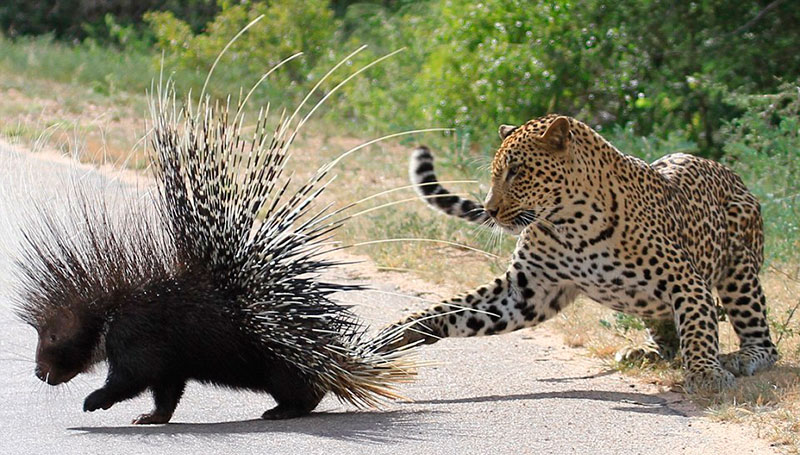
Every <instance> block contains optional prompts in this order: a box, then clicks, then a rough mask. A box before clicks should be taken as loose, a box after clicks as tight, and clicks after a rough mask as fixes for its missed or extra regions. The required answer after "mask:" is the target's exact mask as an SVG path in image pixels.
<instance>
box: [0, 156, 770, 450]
mask: <svg viewBox="0 0 800 455" xmlns="http://www.w3.org/2000/svg"><path fill="white" fill-rule="evenodd" d="M67 175H72V176H75V175H78V176H80V178H81V179H82V180H83V181H88V182H91V184H93V185H96V186H97V188H98V194H101V193H103V192H118V191H120V190H121V188H125V185H124V184H120V183H118V182H113V181H109V180H108V178H107V177H105V175H101V174H98V173H95V172H88V173H87V172H86V171H85V170H83V169H75V168H72V167H70V166H68V165H65V164H64V163H63V162H58V161H55V162H54V161H53V160H51V159H42V158H40V157H31V155H30V154H27V153H15V152H13V151H11V150H10V149H9V147H7V146H3V145H2V144H0V243H1V244H2V245H3V247H2V248H0V454H18V453H19V454H28V453H30V454H73V453H75V454H92V453H103V454H108V453H121V454H139V453H142V454H151V453H152V454H163V453H171V454H183V453H186V454H201V453H226V454H228V453H242V454H247V453H259V454H261V453H278V454H299V453H302V454H316V453H325V454H332V453H337V454H338V453H348V454H349V453H353V454H362V453H370V454H372V455H375V454H383V453H386V454H416V453H419V454H437V455H443V454H451V453H452V454H462V453H478V454H481V453H485V454H500V453H515V454H516V453H536V454H550V453H554V454H555V453H558V454H564V453H576V454H682V453H686V454H695V453H708V454H711V453H713V454H724V453H736V454H737V455H742V454H749V453H772V450H771V448H770V447H769V446H768V444H767V443H766V442H764V441H762V440H757V439H756V438H755V433H754V432H753V431H752V430H750V429H747V428H744V427H738V426H732V425H722V424H717V423H712V422H709V421H707V420H706V419H704V418H702V417H698V415H699V413H698V412H697V411H696V410H694V409H693V408H692V407H691V406H690V405H689V404H688V403H687V402H686V401H685V400H684V399H683V398H682V397H681V396H680V395H679V394H675V393H666V394H664V393H662V394H659V393H658V392H657V391H656V390H654V389H653V388H652V387H651V386H647V385H642V384H636V383H635V382H633V381H632V380H630V379H627V378H623V377H621V376H619V375H618V374H616V373H613V372H609V371H605V370H604V369H603V367H602V366H601V365H600V364H599V363H598V362H595V361H593V360H591V359H587V358H585V357H583V356H582V355H581V351H579V350H575V349H570V348H566V347H565V346H563V345H562V344H561V342H560V339H559V337H557V336H554V335H553V334H552V333H550V332H548V331H547V330H546V329H544V330H537V331H522V332H516V333H513V334H509V335H504V336H497V337H487V338H481V339H456V340H445V341H442V342H440V343H437V344H436V345H433V346H427V347H423V348H422V349H421V351H420V357H421V360H422V361H424V362H429V363H432V364H433V365H431V366H428V367H425V368H422V369H421V371H420V375H419V379H418V381H416V382H415V383H412V384H408V385H406V386H404V387H402V392H403V393H404V394H405V395H406V396H407V397H408V399H409V400H408V401H403V402H396V403H392V404H390V405H388V406H387V407H386V408H385V409H382V410H377V411H361V410H357V409H353V408H351V407H348V406H345V405H342V404H340V403H339V402H337V401H336V400H335V399H333V398H331V397H327V398H326V399H325V400H324V401H323V402H322V403H321V404H320V406H319V407H318V408H317V410H316V412H315V413H314V414H312V415H311V416H310V417H306V418H300V419H294V420H287V421H262V420H260V419H259V418H258V417H259V416H260V415H261V413H262V412H263V411H264V410H266V409H268V408H270V407H272V406H273V402H272V400H271V399H270V398H269V396H267V395H258V394H252V393H242V392H234V391H230V390H224V389H219V388H214V387H209V386H200V385H198V384H190V386H189V388H188V389H187V392H186V394H185V396H184V398H183V400H182V401H181V403H180V404H179V406H178V409H177V411H176V413H175V416H174V417H173V419H172V422H173V423H171V424H169V425H165V426H130V425H128V423H129V422H130V420H131V419H132V418H133V417H135V416H136V415H138V414H140V413H142V412H145V411H149V410H150V409H151V406H152V400H151V398H150V397H149V396H147V395H146V396H141V397H139V398H136V399H133V400H130V401H128V402H124V403H120V404H117V405H115V406H114V407H113V408H111V409H110V410H108V411H98V412H94V413H84V412H82V411H81V406H82V403H83V398H84V397H85V396H86V395H87V394H88V393H90V392H91V391H92V390H93V389H95V388H97V387H99V386H101V385H102V382H103V378H104V374H103V373H104V372H103V371H102V369H99V370H98V371H96V372H94V373H91V374H85V375H82V376H79V377H78V378H76V379H75V380H73V382H71V383H70V384H68V385H67V386H61V387H57V388H54V387H50V386H48V385H45V384H44V383H42V382H40V381H39V380H38V379H36V377H35V376H34V375H33V363H32V359H33V356H34V349H35V344H36V334H35V331H34V330H33V329H32V328H30V327H28V326H26V325H24V324H23V323H21V322H20V321H19V320H17V319H16V317H15V316H14V314H13V312H12V309H11V303H10V298H9V296H10V295H11V293H12V292H13V279H12V278H11V271H12V266H13V265H12V263H11V261H10V258H9V257H8V255H9V254H12V253H13V251H14V248H15V245H16V244H17V242H18V233H17V224H18V223H17V220H18V218H19V215H18V210H19V209H20V208H24V207H25V205H26V204H29V203H30V199H29V197H30V198H34V199H38V200H43V199H50V203H52V202H53V201H57V200H58V198H59V197H63V195H64V194H65V192H64V187H65V185H69V182H70V179H69V178H66V177H65V176H67ZM367 277H369V278H367ZM384 277H385V278H384ZM338 278H340V279H342V280H357V281H359V282H364V281H367V282H369V283H370V284H371V285H372V286H373V287H374V288H376V289H377V290H378V292H375V291H370V292H361V293H357V294H352V293H351V294H348V295H347V296H346V298H347V300H348V302H351V303H353V304H355V305H356V306H355V311H356V312H357V313H359V314H361V315H362V316H363V317H364V318H365V319H366V320H367V321H369V322H370V323H372V324H375V325H376V326H380V325H382V324H384V323H387V322H389V321H392V320H393V319H395V318H396V317H398V316H400V315H401V314H403V313H405V312H406V311H408V309H409V308H418V307H421V306H423V305H425V304H424V303H423V302H420V301H419V299H415V298H414V297H413V296H411V295H408V294H407V292H408V290H409V289H415V288H418V287H420V286H427V285H425V284H424V283H419V282H414V281H413V280H412V279H410V278H408V277H402V278H401V279H398V278H397V276H390V275H381V274H378V273H377V272H376V271H375V270H374V269H372V268H371V266H370V265H369V264H363V265H360V266H357V267H354V268H352V269H349V270H346V271H342V272H340V275H339V276H338ZM426 290H433V289H432V288H431V289H426ZM403 294H405V295H403Z"/></svg>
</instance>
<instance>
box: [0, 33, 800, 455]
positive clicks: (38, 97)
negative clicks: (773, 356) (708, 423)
mask: <svg viewBox="0 0 800 455" xmlns="http://www.w3.org/2000/svg"><path fill="white" fill-rule="evenodd" d="M0 49H2V52H0V96H2V97H3V102H2V103H0V125H2V127H0V135H2V136H4V137H5V139H6V140H11V141H13V142H19V143H23V144H29V145H30V144H34V143H38V144H40V145H44V146H45V147H46V148H51V149H55V150H60V151H63V152H72V151H74V150H79V151H80V155H81V156H82V157H83V159H84V160H86V161H88V162H91V163H94V164H98V165H100V164H105V163H108V162H111V163H122V162H123V161H125V160H126V159H128V158H130V160H129V161H128V162H127V164H128V166H129V167H133V168H142V167H144V166H145V165H146V160H145V159H144V154H143V148H142V143H141V142H140V141H139V139H140V138H141V137H142V135H143V133H144V131H145V130H144V128H145V121H144V119H145V118H146V117H147V113H146V100H145V97H144V90H145V88H146V87H148V86H149V81H150V78H151V75H152V74H153V71H154V70H153V67H152V59H150V58H149V57H147V56H143V55H121V54H118V53H116V52H115V51H111V50H108V49H102V48H92V47H91V46H79V47H75V48H73V47H64V46H63V45H61V44H57V43H53V42H48V41H46V40H44V41H42V40H38V41H37V40H31V41H22V42H20V43H15V44H11V43H9V42H8V41H4V40H0ZM106 75H110V76H106ZM182 77H184V76H181V75H178V79H179V81H178V83H179V86H180V80H181V78H182ZM191 77H194V76H192V75H189V76H186V78H187V79H191ZM317 125H321V127H320V128H317V129H316V130H314V133H313V134H306V135H304V136H303V137H301V138H300V140H299V142H298V143H297V145H296V147H295V155H294V156H293V161H294V163H295V164H294V166H295V168H296V170H298V171H299V172H300V173H301V174H302V172H308V171H309V170H311V169H316V168H317V167H318V166H319V165H321V164H322V163H325V162H327V161H329V160H330V159H332V158H335V157H337V156H339V155H340V154H341V153H342V152H344V151H345V150H348V149H349V148H351V147H353V146H356V145H358V144H360V143H361V142H362V140H361V139H358V138H353V137H346V136H344V135H342V134H341V130H339V129H337V128H336V127H335V124H334V123H333V122H331V121H330V120H327V121H326V118H325V114H324V113H323V114H322V118H318V119H317ZM387 133H388V132H387ZM623 133H624V132H623ZM613 136H614V137H615V139H614V140H615V142H617V139H619V140H622V143H623V144H624V147H623V148H637V149H638V151H637V150H630V151H631V152H638V153H639V154H642V155H645V156H646V157H647V158H653V157H655V156H658V155H660V154H663V153H664V152H665V151H669V150H671V149H673V148H674V147H673V146H674V144H666V145H665V144H652V143H647V142H646V141H645V142H644V143H642V142H640V141H638V140H635V139H630V138H629V140H628V141H627V142H625V141H624V140H623V139H624V138H625V137H626V136H625V135H624V134H622V133H620V132H616V133H614V134H613ZM418 141H425V142H427V141H433V142H434V143H435V144H436V145H438V146H439V147H446V148H448V149H449V150H450V153H448V154H445V155H442V154H440V156H441V158H442V159H440V160H438V161H437V167H438V169H439V172H440V177H441V178H442V179H443V180H461V179H465V178H470V177H471V176H472V175H481V176H484V175H485V174H486V172H485V170H484V171H476V168H477V167H478V165H480V164H485V163H480V161H487V160H488V157H484V159H483V160H481V159H480V158H477V157H478V155H477V154H475V152H474V148H473V147H469V146H467V145H464V144H462V143H457V142H455V139H453V138H452V137H445V138H442V137H439V136H433V135H426V136H418V137H413V138H407V139H404V140H402V141H395V142H387V143H380V144H377V145H375V146H371V147H369V148H367V149H364V150H361V151H359V152H357V154H356V155H354V156H351V157H348V158H346V159H344V160H343V161H342V162H341V163H340V165H339V166H338V167H337V169H336V174H338V175H339V179H338V181H337V182H334V184H333V185H331V187H330V190H329V191H328V192H327V194H325V196H324V198H325V199H326V200H328V201H336V202H337V203H338V204H346V203H350V202H354V201H357V200H360V199H362V198H365V197H368V196H371V195H373V194H375V193H378V192H381V191H384V190H388V189H392V188H397V187H400V186H404V185H407V184H408V182H407V159H408V152H409V149H410V146H411V145H412V144H414V143H417V142H418ZM678 145H681V144H678ZM681 146H682V145H681ZM304 170H305V171H304ZM485 185H486V181H485V179H484V178H482V180H481V182H480V183H478V184H460V185H458V184H453V185H450V186H451V187H452V188H453V189H454V190H456V191H460V192H464V193H477V194H475V195H474V196H476V197H480V196H481V194H480V193H485V191H486V190H487V188H486V186H485ZM401 199H412V201H409V202H403V203H401V204H399V205H391V206H387V207H383V208H377V209H375V210H374V211H371V212H366V213H364V214H362V215H359V216H358V218H357V219H356V220H354V222H351V223H349V224H348V225H347V226H346V228H345V229H344V230H343V231H342V232H341V233H340V234H339V240H341V241H342V242H343V243H345V244H359V243H361V242H367V241H373V240H377V239H393V238H427V239H443V240H448V241H452V242H455V243H460V244H465V245H467V246H469V247H473V248H479V249H484V250H488V251H489V252H491V253H494V254H496V255H497V256H499V259H493V258H487V257H486V256H485V255H481V254H478V253H475V252H474V251H470V250H468V249H466V248H458V247H453V246H450V245H443V244H438V243H427V242H412V241H403V242H392V243H380V244H372V245H366V246H358V247H354V248H353V249H352V250H353V251H352V252H354V253H357V254H366V255H369V256H370V257H371V258H372V259H373V260H374V261H375V262H376V263H377V264H378V266H379V267H383V268H386V269H391V270H401V271H406V272H408V273H413V274H416V275H419V276H421V277H423V278H425V279H426V280H428V281H429V282H432V283H435V284H437V285H439V286H440V287H444V288H446V289H447V290H449V291H453V292H457V291H463V290H466V289H470V288H473V287H475V286H477V285H480V284H483V283H484V282H487V281H488V280H490V279H491V278H493V277H494V276H495V275H496V274H499V273H502V272H503V271H504V270H505V267H506V259H505V258H507V257H508V256H509V253H510V252H511V250H512V249H513V245H514V240H513V239H511V238H509V237H507V236H502V237H492V236H491V235H490V234H489V233H487V232H485V231H482V230H480V229H478V228H476V227H474V226H472V225H469V224H468V223H464V222H461V221H459V220H454V219H450V218H448V217H444V216H441V215H439V214H436V213H434V212H433V211H432V210H430V209H428V208H427V207H425V205H424V204H423V203H421V202H419V201H417V200H416V198H415V196H414V193H413V191H412V190H410V189H406V190H402V191H398V192H395V193H390V194H387V195H384V196H380V197H377V198H374V199H372V200H370V201H369V202H368V203H365V204H362V205H360V206H358V207H357V208H355V209H354V211H355V212H357V211H360V210H367V209H370V208H374V207H379V206H380V205H382V204H386V203H390V202H391V201H397V200H401ZM782 257H785V256H782ZM791 257H792V258H793V259H792V260H789V261H783V262H780V263H778V262H777V261H776V262H774V265H773V266H772V268H771V269H769V270H766V271H765V272H764V274H763V280H764V283H765V288H766V292H767V298H768V302H769V306H770V322H771V326H772V330H773V334H774V335H773V336H774V337H775V338H776V339H780V343H779V349H780V353H781V360H780V363H779V364H778V366H777V367H776V368H775V369H773V370H771V371H769V372H766V373H763V374H759V375H757V376H755V377H753V378H744V379H740V380H739V381H737V385H736V387H735V388H734V389H733V390H732V391H730V392H729V393H726V394H721V395H718V396H714V397H702V396H696V397H692V399H693V400H695V402H696V403H698V404H699V405H700V406H702V407H704V408H705V409H707V413H708V415H709V416H710V417H711V418H713V419H718V420H724V421H732V422H744V423H747V424H750V425H753V426H755V427H756V428H758V430H759V433H760V434H761V435H762V436H763V437H765V438H768V439H770V440H771V441H773V442H774V443H775V444H776V445H777V446H779V447H780V448H781V449H782V450H784V451H786V452H787V453H798V452H800V437H798V434H799V432H798V430H800V383H799V382H798V374H799V373H800V369H798V365H800V328H798V327H800V325H799V324H798V319H800V315H796V316H795V310H796V309H797V307H798V305H800V301H798V299H799V297H798V296H799V295H800V281H798V278H799V277H800V270H798V268H797V267H796V266H791V265H786V264H796V263H798V259H800V258H798V257H797V255H796V253H795V255H794V256H791ZM601 321H605V323H602V322H601ZM547 324H548V325H549V326H550V327H552V328H554V329H555V330H558V331H560V332H561V333H562V334H563V338H564V341H565V343H566V344H568V345H570V346H573V347H583V348H586V349H588V350H589V352H590V353H591V354H592V355H594V356H596V357H598V358H600V359H602V360H603V361H604V362H607V363H608V364H609V365H610V366H612V367H614V368H616V369H618V370H620V371H622V372H624V373H625V374H629V375H633V376H635V377H637V378H639V380H642V381H647V382H651V383H655V384H659V385H661V386H662V387H664V388H676V387H679V386H680V383H681V378H682V376H681V372H680V369H679V368H677V366H676V365H668V364H665V363H663V362H662V363H656V364H651V365H631V364H617V363H615V362H614V360H613V357H614V353H615V352H616V350H617V349H619V348H620V347H622V346H623V345H624V344H625V343H629V342H637V341H641V339H642V338H643V332H642V331H641V330H637V329H636V328H632V327H631V326H630V325H629V324H625V323H619V321H618V320H617V318H616V316H615V313H614V312H613V311H611V310H608V309H605V308H603V307H601V306H600V305H597V304H595V303H592V302H590V301H588V300H586V299H579V301H578V302H576V303H575V304H573V305H572V306H571V307H569V308H568V309H566V310H565V311H564V312H562V313H561V314H560V315H559V316H558V317H557V318H555V319H554V320H553V321H551V322H548V323H547ZM720 339H721V342H722V346H723V351H729V350H733V349H735V340H736V337H735V336H734V335H733V332H732V330H731V329H730V326H729V325H728V324H727V323H725V324H723V328H722V330H721V335H720Z"/></svg>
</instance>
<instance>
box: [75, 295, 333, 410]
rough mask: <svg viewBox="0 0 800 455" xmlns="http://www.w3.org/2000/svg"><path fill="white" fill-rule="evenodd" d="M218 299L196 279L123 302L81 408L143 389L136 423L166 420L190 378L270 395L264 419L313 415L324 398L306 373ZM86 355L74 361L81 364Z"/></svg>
mask: <svg viewBox="0 0 800 455" xmlns="http://www.w3.org/2000/svg"><path fill="white" fill-rule="evenodd" d="M154 296H158V297H157V298H156V297H154ZM222 299H223V297H222V296H221V295H219V293H218V292H215V291H214V290H212V289H203V288H202V287H201V286H200V283H199V282H187V280H183V282H175V281H172V282H162V283H158V284H154V285H152V286H151V287H150V289H147V290H146V292H142V293H141V294H140V295H139V296H137V298H136V299H135V300H136V302H135V304H127V305H124V306H121V307H120V309H119V312H118V313H117V314H115V315H114V317H113V319H112V321H111V322H109V323H108V328H107V331H106V333H105V343H106V352H107V356H108V367H109V373H108V378H107V379H106V384H105V385H104V386H103V387H102V388H101V389H99V390H97V391H95V392H93V393H92V394H91V395H89V396H88V397H87V398H86V401H85V403H84V410H85V411H94V410H96V409H100V408H102V409H108V408H109V407H111V405H113V404H114V403H117V402H119V401H122V400H126V399H128V398H132V397H134V396H136V395H138V394H140V393H141V392H143V391H144V390H145V389H148V388H149V389H151V390H152V392H153V397H154V399H155V409H154V411H153V412H152V413H151V414H149V415H144V416H141V417H139V419H137V421H138V423H157V422H156V421H163V422H166V421H168V420H169V418H170V417H171V416H172V413H173V411H174V410H175V407H176V406H177V404H178V400H180V398H181V394H182V393H183V389H184V386H185V384H186V381H188V380H190V379H195V380H198V381H201V382H205V383H211V384H216V385H222V386H227V387H231V388H236V389H250V390H255V391H262V392H267V393H269V394H270V395H272V397H273V398H274V399H275V400H276V401H277V403H278V407H276V408H274V409H272V410H271V411H267V412H266V413H265V414H264V416H263V417H264V418H289V417H297V416H301V415H305V414H308V413H309V412H311V410H312V409H314V407H316V405H317V403H319V401H320V400H321V399H322V395H323V394H322V393H320V392H319V391H318V389H317V388H315V387H314V385H313V380H312V378H309V377H308V376H307V375H304V374H303V373H302V372H300V371H299V370H298V368H296V367H295V366H293V365H291V364H289V363H288V362H286V361H285V360H282V359H279V358H276V357H275V356H274V355H272V354H271V353H270V351H268V350H265V349H264V346H263V344H261V343H260V342H258V341H255V340H254V339H253V336H252V335H251V334H249V333H247V332H246V331H244V330H242V328H241V327H240V326H239V325H238V324H237V321H239V320H241V318H240V317H232V315H230V314H228V313H227V312H226V311H225V305H224V304H223V303H222V302H221V301H220V300H222ZM88 354H89V353H88V352H85V353H84V358H83V359H80V358H75V359H74V360H75V361H77V362H78V363H81V362H84V361H86V357H85V355H88ZM144 420H149V421H151V422H145V421H144Z"/></svg>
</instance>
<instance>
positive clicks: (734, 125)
mask: <svg viewBox="0 0 800 455" xmlns="http://www.w3.org/2000/svg"><path fill="white" fill-rule="evenodd" d="M730 101H731V102H732V103H733V104H735V105H737V106H739V107H740V108H741V109H743V110H744V113H743V114H742V115H741V116H740V117H738V118H736V119H734V120H732V121H731V122H730V123H728V124H727V125H726V127H725V128H724V129H723V135H724V136H725V137H726V142H725V145H724V148H723V150H724V152H725V160H726V162H727V163H728V164H730V165H731V166H732V167H733V168H734V169H735V170H736V172H737V173H738V174H739V175H741V177H742V179H743V180H744V182H745V184H747V186H748V187H749V188H750V189H751V190H752V191H753V192H754V193H755V194H756V196H758V198H759V199H760V200H761V205H762V213H763V216H764V219H765V220H766V226H765V229H766V236H767V245H766V249H767V257H768V258H770V257H772V258H773V259H779V260H786V259H788V258H791V257H797V252H798V251H799V250H800V225H799V224H800V222H799V220H800V81H798V82H797V83H794V84H784V85H782V86H781V87H780V90H779V91H778V92H777V93H775V94H768V95H736V96H732V97H731V99H730Z"/></svg>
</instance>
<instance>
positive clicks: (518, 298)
mask: <svg viewBox="0 0 800 455" xmlns="http://www.w3.org/2000/svg"><path fill="white" fill-rule="evenodd" d="M542 275H543V274H542V273H541V271H540V269H538V268H537V267H535V266H532V265H530V264H525V263H517V265H514V263H512V266H511V267H510V268H509V270H508V271H507V272H506V274H505V275H503V276H502V277H499V278H497V279H495V280H494V281H493V282H492V283H490V284H488V285H485V286H481V287H479V288H478V289H475V290H474V291H471V292H469V293H467V294H464V295H462V296H459V297H455V298H452V299H450V300H446V301H444V302H441V303H439V304H436V305H434V306H432V307H430V308H428V309H426V310H423V311H420V312H418V313H414V314H412V315H410V316H408V317H406V318H403V319H401V320H400V321H397V322H396V323H394V324H392V325H391V326H390V328H389V329H387V330H392V329H397V328H401V329H402V330H403V336H402V339H401V340H399V341H398V342H396V343H394V344H392V345H390V346H389V347H387V349H393V348H397V347H400V346H404V345H407V344H411V343H422V344H431V343H435V342H436V341H438V340H440V339H442V338H447V337H471V336H483V335H495V334H500V333H507V332H511V331H514V330H518V329H522V328H525V327H533V326H535V325H538V324H540V323H542V322H544V321H546V320H547V319H549V318H551V317H553V316H554V315H556V314H557V313H558V312H559V311H561V310H562V309H563V308H564V307H566V306H567V305H569V304H570V303H572V301H573V300H575V297H576V296H577V291H576V290H575V289H574V287H572V286H569V285H558V284H556V283H552V282H549V281H548V280H546V279H544V277H543V276H542Z"/></svg>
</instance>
